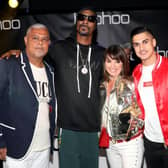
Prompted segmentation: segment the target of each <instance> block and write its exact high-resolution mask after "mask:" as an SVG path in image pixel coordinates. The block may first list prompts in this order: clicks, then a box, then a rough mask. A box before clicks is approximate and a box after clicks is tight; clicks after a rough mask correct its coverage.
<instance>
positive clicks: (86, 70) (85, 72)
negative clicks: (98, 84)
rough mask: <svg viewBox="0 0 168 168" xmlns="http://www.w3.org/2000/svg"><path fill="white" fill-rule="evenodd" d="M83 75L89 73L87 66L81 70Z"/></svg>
mask: <svg viewBox="0 0 168 168" xmlns="http://www.w3.org/2000/svg"><path fill="white" fill-rule="evenodd" d="M81 73H82V74H84V75H86V74H87V73H88V69H87V68H86V65H83V67H82V69H81Z"/></svg>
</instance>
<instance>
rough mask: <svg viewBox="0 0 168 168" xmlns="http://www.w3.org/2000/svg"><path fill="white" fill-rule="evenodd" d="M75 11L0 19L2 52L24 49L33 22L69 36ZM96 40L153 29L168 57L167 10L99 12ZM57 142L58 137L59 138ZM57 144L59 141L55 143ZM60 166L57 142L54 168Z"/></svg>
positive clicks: (114, 40) (126, 38)
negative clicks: (145, 28)
mask: <svg viewBox="0 0 168 168" xmlns="http://www.w3.org/2000/svg"><path fill="white" fill-rule="evenodd" d="M75 16H76V13H61V14H60V13H59V14H58V13H49V14H19V15H18V16H15V17H10V16H9V13H8V16H3V17H1V19H0V54H2V53H4V52H5V51H7V50H9V49H23V48H24V40H23V38H24V35H25V32H26V29H27V28H28V27H29V26H30V25H31V24H33V23H37V22H40V23H43V24H45V25H46V26H47V27H48V28H49V31H50V34H51V41H52V43H54V42H55V41H57V40H59V39H64V38H66V37H68V36H69V34H70V33H71V31H72V28H73V27H74V24H75V23H76V17H75ZM97 16H98V22H97V30H98V36H97V41H98V43H99V44H100V45H102V46H104V47H108V46H109V45H111V44H125V43H128V42H130V32H131V30H132V29H133V28H134V27H136V26H142V25H145V26H147V27H149V28H151V29H152V30H153V32H154V34H155V36H156V39H157V47H156V50H157V51H158V52H159V53H160V54H161V55H164V56H168V42H167V41H168V40H167V38H168V23H167V22H168V21H167V16H168V10H135V11H99V12H97ZM56 142H57V140H56ZM56 144H57V143H56ZM57 167H58V151H57V145H56V150H55V153H54V158H53V163H52V164H51V168H57ZM100 167H103V168H106V167H107V163H106V160H105V157H104V156H103V155H102V154H101V155H100Z"/></svg>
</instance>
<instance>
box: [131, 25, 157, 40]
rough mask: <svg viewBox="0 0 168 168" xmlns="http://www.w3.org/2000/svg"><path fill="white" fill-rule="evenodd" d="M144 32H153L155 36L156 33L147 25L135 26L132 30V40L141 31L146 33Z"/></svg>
mask: <svg viewBox="0 0 168 168" xmlns="http://www.w3.org/2000/svg"><path fill="white" fill-rule="evenodd" d="M144 32H148V33H149V34H151V35H152V36H153V37H154V38H155V36H154V34H153V32H152V30H151V29H149V28H147V27H145V26H139V27H136V28H134V29H133V30H132V31H131V40H132V38H133V36H135V35H137V34H139V33H144Z"/></svg>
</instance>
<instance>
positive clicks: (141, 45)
mask: <svg viewBox="0 0 168 168" xmlns="http://www.w3.org/2000/svg"><path fill="white" fill-rule="evenodd" d="M132 45H133V48H134V50H135V53H136V55H137V56H138V57H139V58H140V59H141V60H142V63H143V64H144V65H150V64H153V63H154V62H155V60H156V54H155V47H156V39H155V38H153V36H152V35H151V34H150V33H148V32H143V33H139V34H137V35H134V36H133V38H132Z"/></svg>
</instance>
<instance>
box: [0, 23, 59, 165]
mask: <svg viewBox="0 0 168 168" xmlns="http://www.w3.org/2000/svg"><path fill="white" fill-rule="evenodd" d="M24 42H25V46H26V48H25V50H24V51H23V52H21V54H20V57H19V58H18V59H17V58H15V57H11V58H10V59H9V60H8V61H7V60H5V59H3V60H0V76H1V78H0V98H1V101H0V116H1V117H0V159H2V160H5V161H4V167H5V168H13V167H15V168H23V167H24V168H37V167H40V168H48V166H49V157H50V152H52V150H53V137H54V129H55V108H56V95H55V90H54V73H53V71H52V68H51V67H50V66H49V65H48V64H46V63H45V62H44V61H43V58H44V56H45V55H46V54H47V52H48V48H49V44H50V36H49V32H48V29H47V28H46V27H45V26H44V25H42V24H34V25H32V26H30V27H29V28H28V30H27V33H26V36H25V37H24Z"/></svg>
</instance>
